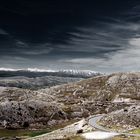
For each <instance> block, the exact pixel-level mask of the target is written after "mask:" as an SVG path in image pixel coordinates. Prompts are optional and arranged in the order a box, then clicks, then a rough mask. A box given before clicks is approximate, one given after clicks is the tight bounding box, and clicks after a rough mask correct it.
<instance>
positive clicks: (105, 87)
mask: <svg viewBox="0 0 140 140" xmlns="http://www.w3.org/2000/svg"><path fill="white" fill-rule="evenodd" d="M139 101H140V73H116V74H111V75H104V76H96V77H94V78H89V79H86V80H81V81H79V82H75V83H70V84H65V85H60V86H55V87H50V88H44V89H39V90H32V89H30V90H29V89H22V88H17V87H0V127H1V128H6V129H7V128H8V129H19V128H28V129H31V128H33V129H35V128H36V129H40V128H46V127H52V126H53V127H54V126H55V125H61V124H62V123H66V122H69V121H77V120H81V118H86V117H88V116H90V115H95V114H102V113H104V114H108V117H106V118H104V119H103V120H102V121H103V122H104V124H105V125H108V124H111V125H116V124H120V125H122V126H124V128H140V124H139V122H140V110H139ZM109 127H110V126H109Z"/></svg>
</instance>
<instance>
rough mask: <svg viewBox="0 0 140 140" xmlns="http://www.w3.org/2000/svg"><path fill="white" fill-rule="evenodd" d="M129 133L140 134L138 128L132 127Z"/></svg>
mask: <svg viewBox="0 0 140 140" xmlns="http://www.w3.org/2000/svg"><path fill="white" fill-rule="evenodd" d="M130 133H133V134H140V128H138V129H134V130H132V131H130Z"/></svg>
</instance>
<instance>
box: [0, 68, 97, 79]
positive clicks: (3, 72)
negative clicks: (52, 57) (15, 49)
mask: <svg viewBox="0 0 140 140" xmlns="http://www.w3.org/2000/svg"><path fill="white" fill-rule="evenodd" d="M96 75H100V73H99V72H95V71H90V70H50V69H38V68H27V69H12V68H0V77H10V76H25V77H42V76H58V77H78V78H89V77H93V76H96Z"/></svg>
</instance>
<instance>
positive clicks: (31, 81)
mask: <svg viewBox="0 0 140 140" xmlns="http://www.w3.org/2000/svg"><path fill="white" fill-rule="evenodd" d="M97 75H100V73H97V72H94V71H88V70H58V71H54V70H43V69H30V68H29V69H5V68H0V86H2V87H18V88H31V89H38V88H45V87H51V86H56V85H60V84H66V83H70V82H76V81H80V80H82V79H85V78H89V77H94V76H97Z"/></svg>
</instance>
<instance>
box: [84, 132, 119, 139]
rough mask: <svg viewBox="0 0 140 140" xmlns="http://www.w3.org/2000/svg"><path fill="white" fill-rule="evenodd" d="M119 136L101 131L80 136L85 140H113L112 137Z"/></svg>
mask: <svg viewBox="0 0 140 140" xmlns="http://www.w3.org/2000/svg"><path fill="white" fill-rule="evenodd" d="M117 135H119V134H118V133H114V132H102V131H94V132H88V133H84V134H82V137H84V138H85V139H87V140H105V139H109V138H113V137H114V136H117Z"/></svg>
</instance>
